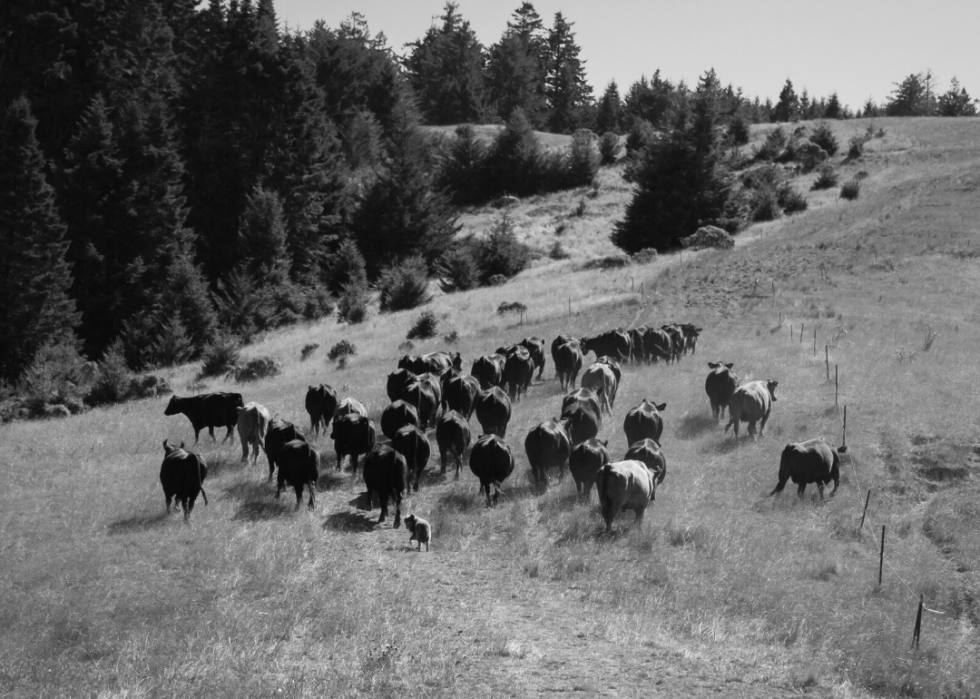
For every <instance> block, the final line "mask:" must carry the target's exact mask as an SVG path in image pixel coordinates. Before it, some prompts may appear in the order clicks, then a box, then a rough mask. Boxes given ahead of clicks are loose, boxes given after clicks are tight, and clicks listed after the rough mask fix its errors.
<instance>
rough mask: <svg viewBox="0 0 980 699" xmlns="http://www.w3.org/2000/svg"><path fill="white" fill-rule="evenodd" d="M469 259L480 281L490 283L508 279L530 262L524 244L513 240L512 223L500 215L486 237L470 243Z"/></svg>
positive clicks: (507, 217) (508, 218)
mask: <svg viewBox="0 0 980 699" xmlns="http://www.w3.org/2000/svg"><path fill="white" fill-rule="evenodd" d="M471 244H472V250H473V259H474V261H475V262H476V266H477V270H478V272H479V275H480V281H481V282H482V283H483V284H492V279H493V278H494V277H498V276H502V277H504V279H505V280H506V279H510V278H511V277H513V276H515V275H517V274H518V273H519V272H521V271H523V270H524V268H525V267H527V264H528V262H529V261H530V259H531V251H530V249H529V248H528V246H527V245H525V244H524V243H521V242H520V241H518V240H517V235H516V234H515V232H514V222H513V220H511V218H510V216H509V215H508V214H507V213H504V214H503V215H502V216H501V217H500V219H499V220H498V221H497V223H495V224H494V226H493V228H492V229H491V230H490V232H489V233H487V235H486V237H484V238H478V239H474V240H472V243H471Z"/></svg>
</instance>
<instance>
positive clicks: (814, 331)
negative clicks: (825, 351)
mask: <svg viewBox="0 0 980 699" xmlns="http://www.w3.org/2000/svg"><path fill="white" fill-rule="evenodd" d="M813 356H814V357H816V356H817V329H816V328H814V329H813Z"/></svg>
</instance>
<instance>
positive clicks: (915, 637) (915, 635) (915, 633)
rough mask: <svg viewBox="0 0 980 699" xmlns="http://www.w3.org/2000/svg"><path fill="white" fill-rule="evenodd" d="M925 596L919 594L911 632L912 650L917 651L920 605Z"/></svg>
mask: <svg viewBox="0 0 980 699" xmlns="http://www.w3.org/2000/svg"><path fill="white" fill-rule="evenodd" d="M924 601H925V596H924V595H923V594H922V593H921V592H920V593H919V609H918V611H917V612H916V613H915V630H914V631H913V632H912V649H913V650H919V633H920V632H921V631H922V603H923V602H924Z"/></svg>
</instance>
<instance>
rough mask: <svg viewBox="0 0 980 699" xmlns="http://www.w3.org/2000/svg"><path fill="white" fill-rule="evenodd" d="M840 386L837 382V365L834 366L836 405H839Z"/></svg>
mask: <svg viewBox="0 0 980 699" xmlns="http://www.w3.org/2000/svg"><path fill="white" fill-rule="evenodd" d="M838 395H839V384H838V382H837V365H836V364H834V405H838V402H837V399H838Z"/></svg>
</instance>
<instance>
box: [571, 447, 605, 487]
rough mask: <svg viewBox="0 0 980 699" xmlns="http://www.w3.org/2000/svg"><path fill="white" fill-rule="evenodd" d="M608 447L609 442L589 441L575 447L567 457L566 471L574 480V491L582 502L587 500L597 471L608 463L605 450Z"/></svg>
mask: <svg viewBox="0 0 980 699" xmlns="http://www.w3.org/2000/svg"><path fill="white" fill-rule="evenodd" d="M608 445H609V440H606V441H604V442H600V441H599V440H598V439H589V440H586V441H584V442H582V443H581V444H577V445H575V448H574V449H572V453H571V455H570V456H569V457H568V470H569V471H571V473H572V478H574V479H575V490H576V491H577V492H578V496H579V498H581V499H582V500H588V499H589V495H590V494H591V493H592V486H593V484H595V479H596V475H598V473H599V469H600V468H602V467H603V466H605V465H606V464H608V463H609V450H608V449H606V447H607V446H608Z"/></svg>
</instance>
